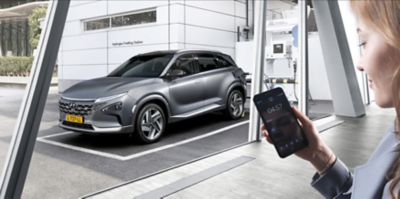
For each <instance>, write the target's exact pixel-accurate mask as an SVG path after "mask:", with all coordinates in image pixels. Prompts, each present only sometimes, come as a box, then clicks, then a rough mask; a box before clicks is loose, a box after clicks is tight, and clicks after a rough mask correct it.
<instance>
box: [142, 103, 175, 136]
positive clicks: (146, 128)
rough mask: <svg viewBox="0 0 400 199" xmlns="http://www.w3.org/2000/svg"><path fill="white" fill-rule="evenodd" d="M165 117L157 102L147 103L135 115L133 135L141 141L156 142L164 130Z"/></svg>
mask: <svg viewBox="0 0 400 199" xmlns="http://www.w3.org/2000/svg"><path fill="white" fill-rule="evenodd" d="M166 121H167V120H166V118H165V114H164V111H163V110H162V108H161V107H160V106H159V105H157V104H147V105H145V106H144V107H143V108H142V109H140V112H139V114H138V116H137V119H136V122H135V130H136V132H135V135H136V137H138V138H139V141H141V142H143V143H153V142H157V141H158V140H159V139H160V138H161V136H162V134H163V133H164V131H165V127H166Z"/></svg>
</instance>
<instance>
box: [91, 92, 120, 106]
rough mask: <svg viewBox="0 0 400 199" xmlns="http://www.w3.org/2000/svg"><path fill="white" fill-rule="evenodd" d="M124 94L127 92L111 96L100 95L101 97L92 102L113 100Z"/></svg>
mask: <svg viewBox="0 0 400 199" xmlns="http://www.w3.org/2000/svg"><path fill="white" fill-rule="evenodd" d="M126 94H127V93H122V94H118V95H112V96H109V97H102V98H99V99H97V100H96V101H94V103H96V104H97V103H102V102H106V101H110V100H114V99H117V98H123V97H124V96H125V95H126Z"/></svg>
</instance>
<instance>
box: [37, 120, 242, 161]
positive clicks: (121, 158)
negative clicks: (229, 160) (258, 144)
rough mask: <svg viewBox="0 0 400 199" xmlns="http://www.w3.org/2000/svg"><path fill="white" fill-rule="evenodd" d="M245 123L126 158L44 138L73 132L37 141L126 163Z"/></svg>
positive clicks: (64, 133) (69, 132)
mask: <svg viewBox="0 0 400 199" xmlns="http://www.w3.org/2000/svg"><path fill="white" fill-rule="evenodd" d="M247 123H249V120H246V121H243V122H239V123H236V124H233V125H230V126H227V127H224V128H221V129H218V130H215V131H212V132H209V133H206V134H204V135H199V136H196V137H193V138H189V139H186V140H182V141H179V142H177V143H173V144H168V145H165V146H161V147H158V148H154V149H150V150H147V151H142V152H139V153H135V154H132V155H128V156H121V155H115V154H111V153H106V152H100V151H97V150H93V149H87V148H83V147H78V146H73V145H70V144H64V143H60V142H56V141H52V140H47V139H46V138H50V137H57V136H61V135H67V134H72V133H73V132H71V131H67V132H63V133H58V134H54V135H47V136H43V137H38V138H37V141H40V142H43V143H47V144H51V145H55V146H59V147H63V148H67V149H72V150H76V151H80V152H84V153H89V154H93V155H97V156H102V157H106V158H111V159H116V160H120V161H126V160H131V159H134V158H138V157H141V156H144V155H148V154H151V153H155V152H158V151H162V150H165V149H169V148H173V147H176V146H179V145H183V144H187V143H189V142H193V141H196V140H200V139H203V138H206V137H209V136H212V135H216V134H218V133H222V132H224V131H227V130H229V129H233V128H235V127H238V126H241V125H244V124H247Z"/></svg>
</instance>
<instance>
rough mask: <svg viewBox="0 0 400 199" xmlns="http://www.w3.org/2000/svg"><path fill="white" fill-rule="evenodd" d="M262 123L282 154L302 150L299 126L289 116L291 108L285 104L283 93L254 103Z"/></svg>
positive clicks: (302, 141) (291, 116)
mask: <svg viewBox="0 0 400 199" xmlns="http://www.w3.org/2000/svg"><path fill="white" fill-rule="evenodd" d="M256 103H257V104H258V107H260V108H261V109H262V110H260V112H261V114H262V117H263V118H264V122H265V124H266V126H267V129H268V132H269V135H270V136H271V137H272V140H273V141H274V144H275V146H276V148H277V149H278V150H279V151H280V152H281V153H282V154H287V153H291V152H293V151H296V150H297V149H299V148H302V146H303V145H304V140H303V136H302V132H301V129H300V126H299V125H298V123H297V121H296V118H295V117H294V116H293V115H292V114H291V112H290V111H291V107H290V105H289V103H287V102H286V97H285V95H284V94H283V93H280V94H278V95H276V96H275V97H266V99H264V100H259V101H257V102H256Z"/></svg>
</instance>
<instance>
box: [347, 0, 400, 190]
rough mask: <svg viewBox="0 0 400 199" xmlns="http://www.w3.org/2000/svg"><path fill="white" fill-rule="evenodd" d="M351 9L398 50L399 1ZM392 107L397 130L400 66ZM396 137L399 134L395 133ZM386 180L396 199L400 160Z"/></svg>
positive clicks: (377, 0) (373, 1) (357, 0)
mask: <svg viewBox="0 0 400 199" xmlns="http://www.w3.org/2000/svg"><path fill="white" fill-rule="evenodd" d="M350 5H351V8H352V9H353V11H354V12H355V13H356V15H357V17H359V18H360V19H362V20H363V22H365V23H366V25H368V26H369V27H372V28H373V29H374V30H375V31H377V32H378V33H379V34H380V35H381V36H383V38H384V39H385V40H386V42H387V43H388V44H389V45H391V46H393V47H395V48H397V49H400V1H399V0H351V1H350ZM392 89H393V105H394V107H395V109H396V113H397V117H396V120H397V122H396V127H397V129H399V124H400V120H399V116H400V66H398V67H397V70H396V72H395V73H394V75H393V80H392ZM397 136H398V137H400V133H399V132H398V131H397ZM388 178H389V179H388V180H393V181H392V183H391V185H390V192H391V195H392V197H393V198H397V196H399V193H395V187H396V186H397V185H398V184H399V182H400V158H397V160H396V163H395V164H394V165H393V167H392V169H391V172H390V173H389V175H388Z"/></svg>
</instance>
